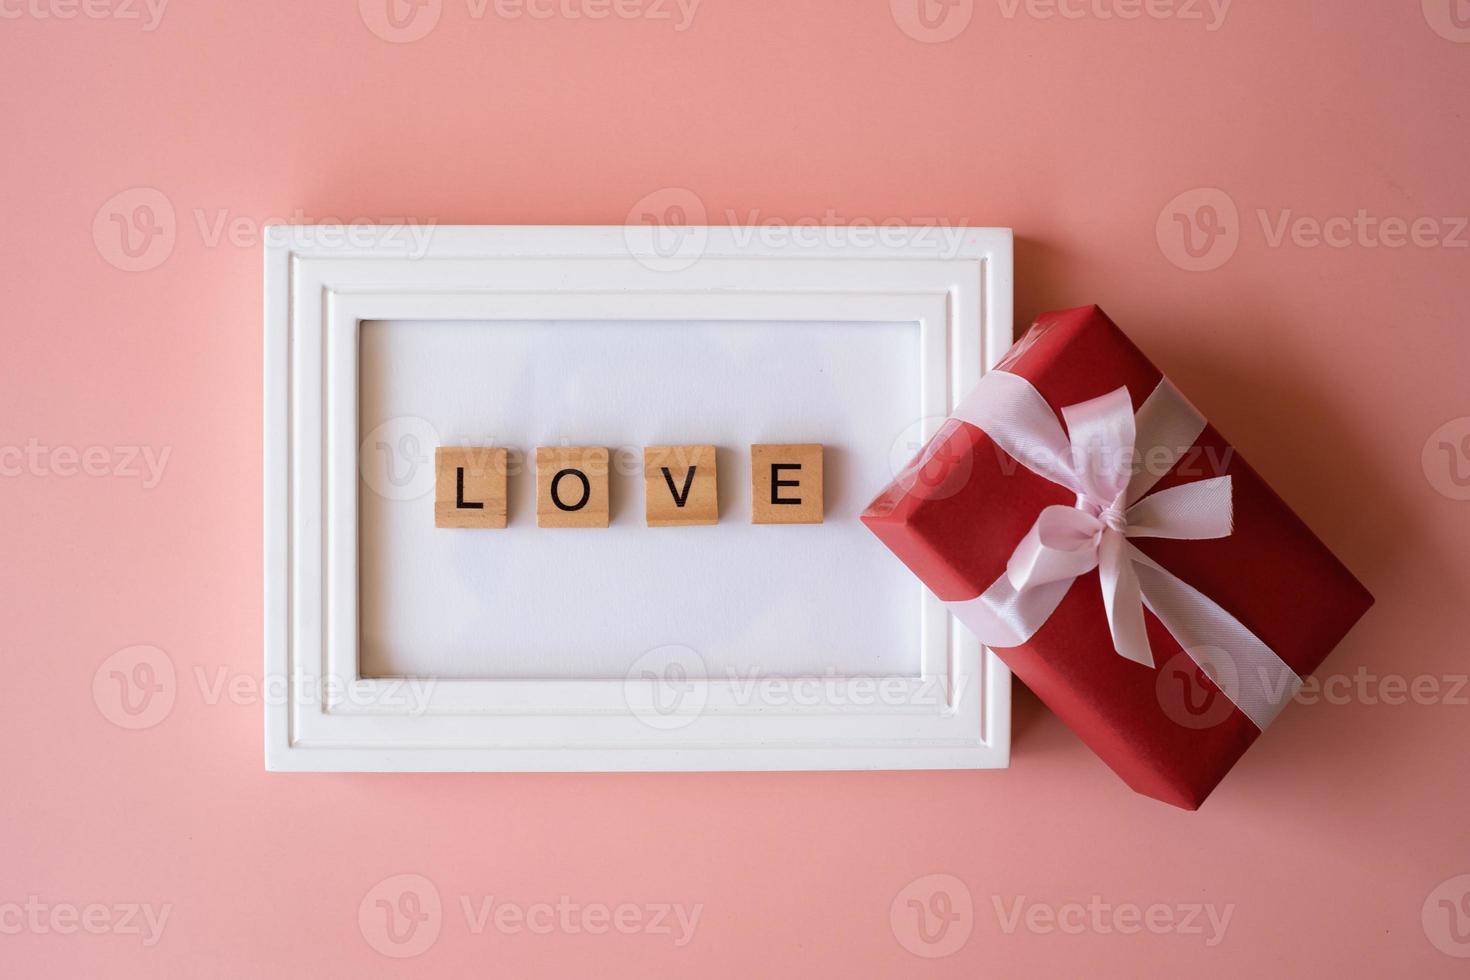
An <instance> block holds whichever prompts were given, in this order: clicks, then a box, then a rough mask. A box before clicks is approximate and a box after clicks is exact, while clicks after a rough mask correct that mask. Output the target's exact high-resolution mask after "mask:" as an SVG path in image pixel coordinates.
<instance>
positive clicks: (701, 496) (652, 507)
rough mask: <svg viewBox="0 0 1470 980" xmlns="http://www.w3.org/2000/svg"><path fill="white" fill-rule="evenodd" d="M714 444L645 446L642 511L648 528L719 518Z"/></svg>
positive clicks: (713, 520) (708, 521)
mask: <svg viewBox="0 0 1470 980" xmlns="http://www.w3.org/2000/svg"><path fill="white" fill-rule="evenodd" d="M718 486H719V485H718V483H717V482H716V479H715V447H714V446H647V447H645V448H644V450H643V499H644V508H645V509H644V513H645V514H646V515H647V518H648V526H649V527H683V526H687V525H691V524H715V523H718V522H719V519H720V503H719V493H718Z"/></svg>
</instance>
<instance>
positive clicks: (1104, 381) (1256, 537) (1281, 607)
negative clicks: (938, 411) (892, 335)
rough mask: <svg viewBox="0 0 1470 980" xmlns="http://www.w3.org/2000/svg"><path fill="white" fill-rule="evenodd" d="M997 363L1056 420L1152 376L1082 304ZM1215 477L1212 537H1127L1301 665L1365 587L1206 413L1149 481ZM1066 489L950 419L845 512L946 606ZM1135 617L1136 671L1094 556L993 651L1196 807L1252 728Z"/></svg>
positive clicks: (988, 574) (1050, 702) (1349, 618)
mask: <svg viewBox="0 0 1470 980" xmlns="http://www.w3.org/2000/svg"><path fill="white" fill-rule="evenodd" d="M996 370H1004V371H1008V372H1010V373H1012V374H1016V375H1019V376H1021V377H1023V378H1025V379H1026V380H1028V381H1029V382H1031V384H1032V385H1033V386H1034V387H1035V388H1036V389H1037V391H1039V392H1040V394H1041V395H1042V397H1043V398H1044V399H1045V400H1046V402H1047V403H1048V404H1049V405H1050V406H1051V408H1052V410H1053V411H1054V412H1056V413H1057V415H1058V417H1059V418H1060V416H1061V409H1062V408H1063V406H1067V405H1074V404H1077V403H1079V402H1084V401H1088V400H1090V399H1093V398H1097V397H1099V396H1101V395H1105V394H1107V393H1108V392H1110V391H1114V390H1116V389H1117V388H1119V387H1120V386H1124V385H1126V386H1127V388H1128V393H1129V395H1130V396H1131V398H1132V402H1133V410H1134V411H1135V412H1137V411H1138V408H1139V406H1140V405H1142V404H1143V401H1144V399H1145V398H1147V397H1148V395H1149V393H1150V392H1152V391H1153V390H1154V388H1155V387H1156V386H1157V385H1158V383H1159V381H1160V379H1161V378H1162V375H1161V373H1160V372H1159V370H1158V369H1157V368H1156V367H1154V365H1153V363H1152V362H1150V361H1149V359H1148V358H1147V357H1145V356H1144V354H1143V353H1142V352H1141V351H1140V350H1139V349H1138V348H1137V347H1135V346H1134V345H1133V342H1132V341H1130V340H1129V339H1128V338H1127V337H1126V336H1125V335H1124V334H1123V332H1122V331H1121V330H1119V329H1118V328H1117V326H1115V325H1114V324H1113V322H1112V321H1111V320H1109V319H1108V317H1107V316H1106V315H1105V314H1104V313H1103V312H1102V310H1100V309H1099V308H1098V307H1096V306H1088V307H1082V308H1079V309H1075V310H1064V311H1060V312H1055V313H1047V314H1044V315H1042V316H1041V317H1040V318H1038V319H1037V321H1036V323H1035V325H1033V326H1032V328H1031V330H1030V331H1029V332H1027V334H1026V335H1025V336H1024V337H1023V338H1022V339H1021V340H1020V341H1019V342H1018V343H1017V344H1016V345H1015V347H1013V348H1012V349H1011V351H1010V353H1008V354H1007V355H1006V357H1005V359H1004V360H1002V361H1001V363H1000V364H999V365H997V367H996ZM1140 450H1144V447H1140ZM1142 464H1143V465H1147V454H1146V451H1144V454H1143V456H1142ZM1217 476H1229V477H1231V484H1232V492H1233V498H1234V504H1233V506H1234V529H1233V532H1232V533H1231V534H1230V535H1229V536H1227V537H1223V538H1215V539H1210V540H1171V539H1165V538H1131V539H1130V543H1132V544H1133V545H1135V546H1137V547H1138V548H1139V550H1141V551H1143V552H1144V553H1145V554H1146V555H1148V557H1150V558H1152V559H1154V560H1155V561H1157V562H1158V563H1159V564H1160V565H1162V566H1163V567H1164V568H1165V569H1167V570H1168V571H1170V572H1172V573H1173V574H1174V575H1176V576H1178V577H1179V578H1180V579H1182V580H1183V581H1184V582H1186V583H1188V584H1189V585H1191V586H1193V587H1194V588H1195V589H1197V590H1198V591H1199V592H1201V593H1203V594H1204V595H1205V596H1208V597H1209V598H1210V599H1212V600H1213V601H1214V602H1215V603H1217V604H1218V605H1219V606H1221V607H1222V608H1223V609H1224V610H1225V611H1226V612H1228V613H1230V614H1231V615H1232V616H1234V617H1235V618H1236V619H1238V620H1240V622H1241V623H1243V624H1244V625H1245V626H1246V627H1247V628H1248V629H1250V630H1251V632H1253V633H1254V634H1255V635H1256V636H1257V637H1259V638H1260V639H1261V640H1262V641H1263V642H1264V643H1265V644H1266V645H1267V646H1269V647H1270V648H1271V649H1272V650H1274V651H1275V652H1276V654H1277V655H1278V656H1279V657H1280V658H1281V659H1282V660H1283V661H1285V662H1286V664H1287V665H1288V666H1289V667H1291V669H1292V670H1293V671H1295V672H1296V674H1297V675H1298V676H1300V677H1303V678H1304V677H1306V676H1307V675H1308V674H1310V673H1311V672H1312V671H1314V670H1316V668H1317V667H1318V666H1319V665H1320V664H1321V663H1322V661H1323V659H1325V658H1326V656H1327V655H1328V654H1329V653H1330V652H1331V651H1332V649H1333V648H1334V647H1335V646H1337V644H1338V642H1339V641H1340V640H1341V639H1342V638H1343V636H1344V635H1346V633H1347V631H1348V630H1349V629H1350V628H1351V627H1352V625H1353V624H1354V623H1355V622H1357V620H1358V619H1359V618H1360V617H1361V616H1362V615H1363V614H1364V613H1365V612H1366V611H1367V610H1368V608H1369V607H1370V606H1371V605H1372V604H1373V597H1372V596H1371V595H1370V594H1369V593H1368V591H1367V589H1365V588H1364V587H1363V585H1362V584H1361V583H1360V582H1358V580H1357V579H1356V578H1354V577H1353V575H1352V573H1350V572H1349V571H1348V570H1347V569H1346V568H1345V567H1344V566H1343V565H1342V563H1341V562H1340V561H1338V560H1337V558H1336V557H1335V556H1334V555H1333V554H1332V552H1330V551H1328V550H1327V547H1326V545H1324V544H1323V543H1322V542H1321V541H1320V540H1319V539H1318V538H1317V537H1316V536H1315V535H1314V534H1313V533H1312V532H1311V530H1309V529H1308V528H1307V526H1306V525H1305V524H1304V523H1303V522H1302V521H1301V519H1300V518H1299V517H1297V516H1296V514H1295V513H1293V512H1292V510H1291V508H1289V507H1288V506H1287V505H1286V503H1285V502H1284V501H1282V500H1281V498H1280V497H1278V496H1277V495H1276V494H1275V492H1274V491H1272V490H1271V488H1270V487H1269V486H1267V485H1266V483H1265V482H1264V481H1263V480H1262V479H1261V477H1260V476H1259V475H1258V474H1257V473H1256V471H1255V470H1253V469H1251V467H1250V466H1249V464H1247V463H1246V462H1245V461H1244V460H1243V459H1241V457H1240V455H1239V453H1237V452H1235V450H1234V448H1233V447H1231V446H1230V444H1229V443H1227V442H1226V441H1225V439H1224V438H1223V437H1221V435H1220V433H1219V432H1217V431H1215V428H1214V427H1213V426H1210V425H1206V426H1205V428H1204V431H1203V432H1202V433H1201V434H1200V436H1199V438H1198V439H1197V440H1196V441H1195V444H1194V446H1193V447H1191V451H1189V452H1187V453H1185V454H1184V455H1183V457H1181V458H1180V459H1179V460H1178V462H1177V463H1176V464H1175V465H1174V466H1173V468H1172V469H1170V470H1169V471H1168V472H1167V473H1165V474H1164V475H1163V477H1162V478H1161V479H1160V480H1159V481H1158V482H1157V483H1156V484H1155V485H1154V487H1153V488H1152V489H1151V490H1150V491H1149V493H1157V492H1158V491H1160V490H1164V489H1166V488H1168V487H1173V486H1178V485H1180V484H1183V483H1189V482H1191V481H1194V480H1199V479H1207V478H1211V477H1217ZM1075 501H1076V495H1075V494H1074V493H1073V492H1072V491H1070V490H1068V489H1066V488H1064V487H1062V486H1060V485H1058V484H1056V483H1053V482H1051V481H1050V480H1047V479H1046V478H1045V477H1042V476H1039V475H1037V474H1035V473H1033V472H1031V471H1030V470H1029V469H1027V468H1026V467H1025V466H1023V465H1022V464H1021V463H1020V462H1018V461H1016V460H1014V459H1012V458H1011V457H1009V456H1008V455H1007V454H1006V453H1005V452H1004V450H1002V449H1001V448H1000V447H999V446H997V445H996V443H995V442H994V441H993V440H992V439H991V438H990V436H988V435H986V434H985V433H984V432H983V431H981V430H980V429H979V428H976V427H975V426H973V425H971V424H969V423H968V422H962V421H959V420H957V419H950V420H949V421H947V422H946V423H945V424H944V425H943V426H942V427H941V429H940V431H939V432H938V433H937V434H936V435H935V437H934V438H933V439H932V440H930V442H929V443H928V444H927V445H926V446H925V447H924V449H923V450H922V451H921V452H920V453H919V455H918V456H917V457H916V458H915V460H914V461H913V462H912V463H910V464H909V467H908V469H906V470H905V471H904V472H903V473H901V474H900V475H899V476H898V478H897V479H896V480H894V482H893V483H892V484H890V485H889V486H888V488H887V489H885V490H884V491H883V492H882V493H881V494H880V495H879V496H878V498H877V499H876V500H874V501H873V503H872V504H870V505H869V507H868V509H867V510H866V511H865V512H864V513H863V515H862V521H863V523H864V524H866V525H867V526H868V527H869V528H870V529H871V530H872V531H873V533H875V534H876V535H877V536H878V537H879V538H880V539H881V540H882V541H883V543H884V544H886V545H887V546H888V547H889V549H890V550H892V551H893V553H894V554H895V555H897V556H898V557H899V558H900V559H902V560H903V562H904V563H905V564H906V565H908V567H909V568H910V569H911V570H912V571H913V572H914V573H915V574H916V575H918V576H919V578H920V579H922V580H923V581H924V583H925V584H926V585H927V586H928V587H929V588H930V589H931V590H932V591H933V592H934V593H935V595H937V596H938V597H939V598H940V599H942V600H944V601H946V602H963V601H966V600H970V599H974V598H975V597H976V596H979V595H981V594H982V593H984V592H985V591H986V590H987V589H988V588H989V587H990V586H991V584H992V583H994V582H995V581H996V580H997V579H998V578H1000V576H1001V575H1002V574H1004V573H1005V570H1006V563H1007V561H1008V559H1009V558H1010V556H1011V553H1012V552H1013V551H1014V550H1015V548H1016V545H1017V544H1018V543H1020V541H1021V539H1022V538H1023V537H1024V536H1025V535H1026V532H1027V531H1028V530H1030V528H1031V525H1032V524H1033V523H1034V522H1035V521H1036V519H1037V517H1038V515H1039V514H1040V513H1041V511H1042V509H1043V508H1045V507H1047V506H1050V505H1052V504H1063V505H1066V506H1072V505H1073V504H1074V503H1075ZM1145 622H1146V626H1147V630H1148V639H1149V643H1150V645H1151V646H1152V648H1153V659H1154V665H1155V666H1153V667H1148V666H1144V665H1142V664H1138V663H1135V662H1134V661H1131V660H1128V659H1125V658H1124V657H1122V656H1120V655H1119V654H1118V653H1117V652H1116V651H1115V650H1114V648H1113V642H1112V637H1111V634H1110V631H1109V628H1108V620H1107V615H1106V613H1105V611H1104V606H1103V599H1102V592H1101V589H1100V585H1099V579H1098V572H1097V570H1096V569H1093V570H1092V571H1090V572H1088V573H1086V574H1084V575H1081V576H1079V577H1078V578H1077V579H1076V580H1075V581H1074V582H1073V583H1072V585H1071V588H1070V589H1069V590H1068V592H1067V594H1066V598H1065V599H1063V601H1062V603H1061V605H1059V606H1058V607H1057V608H1056V610H1055V611H1054V612H1053V613H1052V614H1051V616H1050V617H1049V618H1048V619H1047V620H1046V622H1045V623H1044V624H1043V625H1042V627H1041V628H1040V629H1039V630H1038V631H1037V632H1036V634H1035V635H1034V636H1032V637H1031V639H1030V640H1028V641H1027V642H1026V643H1024V644H1022V645H1020V646H1016V647H1010V648H1005V649H996V650H995V652H996V654H997V655H999V656H1000V658H1001V659H1002V660H1003V661H1005V663H1006V665H1007V666H1008V667H1010V669H1011V670H1012V671H1013V672H1014V673H1015V674H1016V676H1017V677H1019V678H1020V679H1021V680H1022V681H1024V682H1025V683H1026V685H1027V686H1028V687H1030V688H1031V689H1032V690H1033V691H1034V692H1035V693H1036V695H1037V696H1038V697H1039V698H1041V700H1042V701H1043V702H1045V703H1046V705H1047V706H1048V707H1049V708H1051V709H1052V710H1053V711H1054V712H1056V714H1057V715H1058V717H1060V718H1061V719H1062V721H1063V722H1065V723H1066V724H1067V725H1068V726H1069V727H1070V728H1071V729H1072V730H1073V731H1074V732H1076V733H1077V735H1078V736H1079V737H1081V739H1082V740H1083V741H1084V742H1086V743H1087V745H1088V746H1089V747H1090V748H1091V749H1092V750H1093V751H1094V752H1095V753H1097V755H1098V756H1099V757H1101V758H1102V760H1103V761H1104V762H1106V763H1107V764H1108V766H1110V767H1111V768H1112V769H1113V771H1115V772H1116V773H1117V774H1118V775H1119V776H1121V777H1122V778H1123V780H1124V781H1125V782H1126V783H1127V784H1128V785H1129V786H1131V787H1132V788H1133V789H1134V790H1136V791H1137V792H1139V793H1143V794H1145V795H1147V796H1152V797H1154V798H1156V799H1159V800H1163V801H1164V802H1166V803H1172V804H1174V805H1176V806H1180V807H1185V808H1187V809H1196V808H1198V807H1199V805H1200V804H1201V803H1202V802H1203V801H1204V799H1205V797H1207V796H1208V795H1209V794H1210V792H1211V791H1212V790H1213V789H1214V788H1215V786H1216V785H1217V784H1218V783H1219V782H1220V780H1221V779H1222V778H1224V776H1225V774H1226V773H1228V772H1229V771H1230V769H1231V768H1232V767H1233V766H1234V765H1235V763H1236V762H1237V761H1238V760H1239V759H1240V757H1241V755H1242V754H1243V753H1244V752H1245V750H1246V749H1247V748H1249V747H1250V745H1251V743H1252V742H1254V741H1255V740H1256V736H1258V735H1259V734H1260V730H1259V729H1257V728H1256V726H1255V724H1254V723H1253V722H1252V721H1251V720H1250V719H1249V718H1247V717H1246V716H1245V715H1244V714H1242V713H1241V711H1240V710H1239V709H1238V708H1236V707H1235V705H1233V704H1231V703H1230V701H1229V700H1228V699H1227V698H1226V697H1225V695H1224V693H1223V692H1222V690H1221V688H1220V687H1219V686H1217V685H1216V684H1215V683H1214V682H1213V680H1212V679H1211V678H1210V676H1209V675H1207V674H1206V673H1205V672H1204V671H1202V670H1199V669H1198V667H1197V666H1196V664H1195V662H1194V660H1193V659H1190V658H1189V657H1188V654H1186V653H1185V652H1184V651H1183V650H1182V649H1181V647H1180V645H1179V643H1178V642H1176V641H1175V640H1174V638H1173V637H1172V636H1171V635H1170V634H1169V632H1168V631H1167V630H1166V629H1165V628H1164V626H1163V625H1162V624H1161V623H1160V622H1159V620H1158V619H1157V618H1155V617H1154V615H1153V614H1152V613H1149V612H1145ZM1290 695H1291V692H1290V691H1285V692H1283V693H1282V696H1283V697H1290Z"/></svg>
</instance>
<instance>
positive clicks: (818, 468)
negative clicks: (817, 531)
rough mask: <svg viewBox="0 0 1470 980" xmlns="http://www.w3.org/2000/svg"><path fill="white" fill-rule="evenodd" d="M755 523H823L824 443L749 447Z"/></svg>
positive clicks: (753, 518) (751, 501) (752, 516)
mask: <svg viewBox="0 0 1470 980" xmlns="http://www.w3.org/2000/svg"><path fill="white" fill-rule="evenodd" d="M750 508H751V511H750V519H751V523H753V524H820V523H822V446H821V444H820V443H803V444H800V445H791V446H782V445H756V446H751V447H750Z"/></svg>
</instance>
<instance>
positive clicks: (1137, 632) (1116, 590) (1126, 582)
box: [1097, 531, 1154, 667]
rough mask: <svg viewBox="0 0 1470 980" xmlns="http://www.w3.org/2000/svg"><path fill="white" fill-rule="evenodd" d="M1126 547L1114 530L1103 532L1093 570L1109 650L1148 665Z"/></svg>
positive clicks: (1147, 649)
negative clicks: (1104, 615)
mask: <svg viewBox="0 0 1470 980" xmlns="http://www.w3.org/2000/svg"><path fill="white" fill-rule="evenodd" d="M1130 547H1131V545H1129V544H1128V542H1127V541H1126V540H1125V539H1124V537H1123V536H1122V535H1121V534H1119V533H1117V532H1116V531H1105V532H1103V536H1102V543H1101V545H1100V546H1099V549H1098V557H1099V561H1098V569H1097V571H1098V578H1099V580H1100V582H1101V584H1102V597H1103V607H1104V608H1105V609H1106V610H1107V613H1108V629H1109V630H1111V631H1112V634H1113V649H1114V650H1116V651H1117V652H1118V654H1119V655H1120V656H1122V657H1126V658H1127V659H1129V660H1131V661H1133V662H1134V663H1136V664H1142V665H1143V666H1145V667H1152V666H1153V665H1154V654H1153V650H1152V649H1151V648H1150V647H1149V642H1148V630H1147V629H1146V628H1145V627H1144V625H1143V594H1142V591H1141V589H1140V586H1139V582H1138V576H1137V574H1135V573H1134V571H1133V562H1132V561H1130V560H1129V555H1128V552H1127V549H1129V548H1130Z"/></svg>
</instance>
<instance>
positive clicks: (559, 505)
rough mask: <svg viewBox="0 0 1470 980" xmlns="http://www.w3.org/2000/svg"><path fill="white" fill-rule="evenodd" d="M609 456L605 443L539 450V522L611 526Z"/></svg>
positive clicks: (543, 524) (537, 520)
mask: <svg viewBox="0 0 1470 980" xmlns="http://www.w3.org/2000/svg"><path fill="white" fill-rule="evenodd" d="M607 464H608V456H607V449H606V447H604V446H542V447H541V448H539V449H537V450H536V526H537V527H607V522H608V516H609V513H610V512H609V509H608V496H607V491H608V487H607V484H608V465H607Z"/></svg>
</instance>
